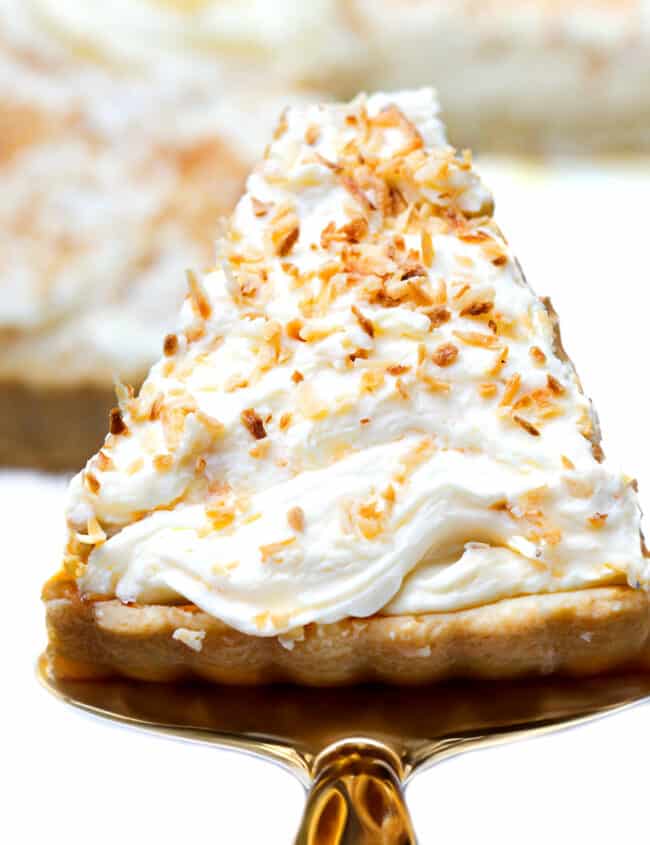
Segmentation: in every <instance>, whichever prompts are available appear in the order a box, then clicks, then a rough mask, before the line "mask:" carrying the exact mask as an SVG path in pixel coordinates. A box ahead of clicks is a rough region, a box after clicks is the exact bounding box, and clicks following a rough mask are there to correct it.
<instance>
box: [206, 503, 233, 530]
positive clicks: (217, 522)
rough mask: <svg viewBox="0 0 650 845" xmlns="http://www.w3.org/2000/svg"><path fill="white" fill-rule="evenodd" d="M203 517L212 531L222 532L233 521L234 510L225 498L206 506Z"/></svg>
mask: <svg viewBox="0 0 650 845" xmlns="http://www.w3.org/2000/svg"><path fill="white" fill-rule="evenodd" d="M205 515H206V517H207V519H208V521H209V523H210V528H211V529H212V530H213V531H222V530H223V529H224V528H227V527H228V526H229V525H232V523H233V522H234V521H235V509H234V507H233V506H232V505H231V504H229V503H228V502H227V501H226V499H225V498H219V499H217V500H216V501H214V502H210V503H209V504H207V505H206V506H205Z"/></svg>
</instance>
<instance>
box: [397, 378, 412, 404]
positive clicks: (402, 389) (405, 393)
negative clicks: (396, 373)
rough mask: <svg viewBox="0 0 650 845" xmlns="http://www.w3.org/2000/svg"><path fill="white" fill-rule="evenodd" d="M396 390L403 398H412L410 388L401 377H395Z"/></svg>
mask: <svg viewBox="0 0 650 845" xmlns="http://www.w3.org/2000/svg"><path fill="white" fill-rule="evenodd" d="M395 390H396V391H397V392H398V393H399V395H400V396H401V398H402V399H410V398H411V397H410V394H409V392H408V389H407V387H406V385H405V384H404V382H403V381H402V379H401V378H398V379H395Z"/></svg>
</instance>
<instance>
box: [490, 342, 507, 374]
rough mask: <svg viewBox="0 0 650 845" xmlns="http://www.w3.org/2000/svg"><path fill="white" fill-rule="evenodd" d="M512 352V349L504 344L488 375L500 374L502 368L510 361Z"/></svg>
mask: <svg viewBox="0 0 650 845" xmlns="http://www.w3.org/2000/svg"><path fill="white" fill-rule="evenodd" d="M509 354H510V350H509V349H508V347H507V346H503V347H502V348H501V349H500V350H499V354H498V355H497V357H496V360H495V362H494V364H493V365H492V366H491V367H490V369H489V370H487V372H486V373H485V375H486V376H492V377H493V378H494V377H496V376H498V375H499V373H500V372H501V370H502V369H503V368H504V367H505V365H506V364H507V363H508V356H509Z"/></svg>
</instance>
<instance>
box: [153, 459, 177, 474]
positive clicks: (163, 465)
mask: <svg viewBox="0 0 650 845" xmlns="http://www.w3.org/2000/svg"><path fill="white" fill-rule="evenodd" d="M152 464H153V465H154V468H155V470H156V472H169V470H170V469H171V468H172V467H173V466H174V457H173V455H155V456H154V458H153V460H152Z"/></svg>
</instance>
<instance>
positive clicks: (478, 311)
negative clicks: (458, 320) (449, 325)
mask: <svg viewBox="0 0 650 845" xmlns="http://www.w3.org/2000/svg"><path fill="white" fill-rule="evenodd" d="M493 307H494V304H493V303H492V302H479V301H476V302H470V303H469V305H466V306H465V307H464V308H463V309H462V310H461V312H460V316H461V317H483V316H484V315H485V314H489V312H490V311H491V310H492V308H493Z"/></svg>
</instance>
